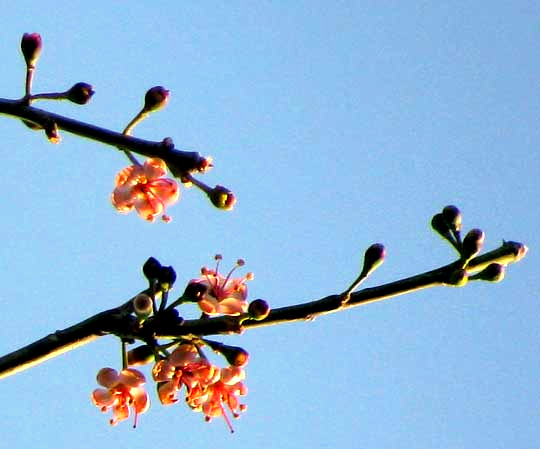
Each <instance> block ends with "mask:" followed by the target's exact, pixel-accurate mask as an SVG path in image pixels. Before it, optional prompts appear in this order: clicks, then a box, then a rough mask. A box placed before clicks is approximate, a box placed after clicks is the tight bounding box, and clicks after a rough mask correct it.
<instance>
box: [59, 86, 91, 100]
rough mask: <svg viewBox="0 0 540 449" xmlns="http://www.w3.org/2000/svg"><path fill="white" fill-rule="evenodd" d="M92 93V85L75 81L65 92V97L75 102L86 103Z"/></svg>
mask: <svg viewBox="0 0 540 449" xmlns="http://www.w3.org/2000/svg"><path fill="white" fill-rule="evenodd" d="M92 95H94V91H93V90H92V86H91V85H90V84H87V83H77V84H75V85H73V86H72V87H71V89H69V90H68V91H67V93H66V98H67V99H68V100H69V101H71V102H73V103H76V104H86V103H88V102H89V101H90V98H92Z"/></svg>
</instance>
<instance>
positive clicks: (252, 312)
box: [248, 299, 270, 321]
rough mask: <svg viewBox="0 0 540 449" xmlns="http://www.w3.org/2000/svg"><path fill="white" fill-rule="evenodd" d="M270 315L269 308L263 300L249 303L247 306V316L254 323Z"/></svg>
mask: <svg viewBox="0 0 540 449" xmlns="http://www.w3.org/2000/svg"><path fill="white" fill-rule="evenodd" d="M269 313H270V306H269V304H268V303H267V302H266V301H265V300H264V299H256V300H255V301H251V302H250V303H249V306H248V315H249V316H250V318H252V319H254V320H255V321H261V320H264V319H265V318H266V317H267V316H268V314H269Z"/></svg>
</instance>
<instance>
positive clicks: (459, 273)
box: [446, 269, 469, 287]
mask: <svg viewBox="0 0 540 449" xmlns="http://www.w3.org/2000/svg"><path fill="white" fill-rule="evenodd" d="M468 280H469V276H468V274H467V272H466V271H465V270H463V269H459V270H455V271H452V273H450V276H449V277H448V281H447V282H446V284H447V285H452V286H454V287H463V286H464V285H465V284H467V281H468Z"/></svg>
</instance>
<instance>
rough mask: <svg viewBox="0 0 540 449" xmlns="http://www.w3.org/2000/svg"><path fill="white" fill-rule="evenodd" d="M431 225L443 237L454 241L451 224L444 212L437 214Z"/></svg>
mask: <svg viewBox="0 0 540 449" xmlns="http://www.w3.org/2000/svg"><path fill="white" fill-rule="evenodd" d="M431 227H432V228H433V230H434V231H435V232H437V233H438V234H439V235H440V236H441V237H442V238H444V239H446V240H448V241H453V239H454V238H453V236H452V233H451V232H450V226H449V225H448V222H447V221H446V219H445V218H444V216H443V214H435V215H433V218H432V219H431Z"/></svg>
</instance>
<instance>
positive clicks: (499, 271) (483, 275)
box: [469, 263, 506, 282]
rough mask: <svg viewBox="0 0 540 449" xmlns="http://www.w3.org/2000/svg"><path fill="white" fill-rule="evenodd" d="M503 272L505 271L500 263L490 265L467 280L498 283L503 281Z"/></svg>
mask: <svg viewBox="0 0 540 449" xmlns="http://www.w3.org/2000/svg"><path fill="white" fill-rule="evenodd" d="M505 271H506V269H505V267H504V265H501V264H500V263H490V264H489V265H488V266H487V267H486V268H484V269H483V270H482V271H479V272H478V273H476V274H474V275H473V276H471V277H470V278H469V279H471V280H481V281H488V282H500V281H502V280H503V279H504V273H505Z"/></svg>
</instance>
